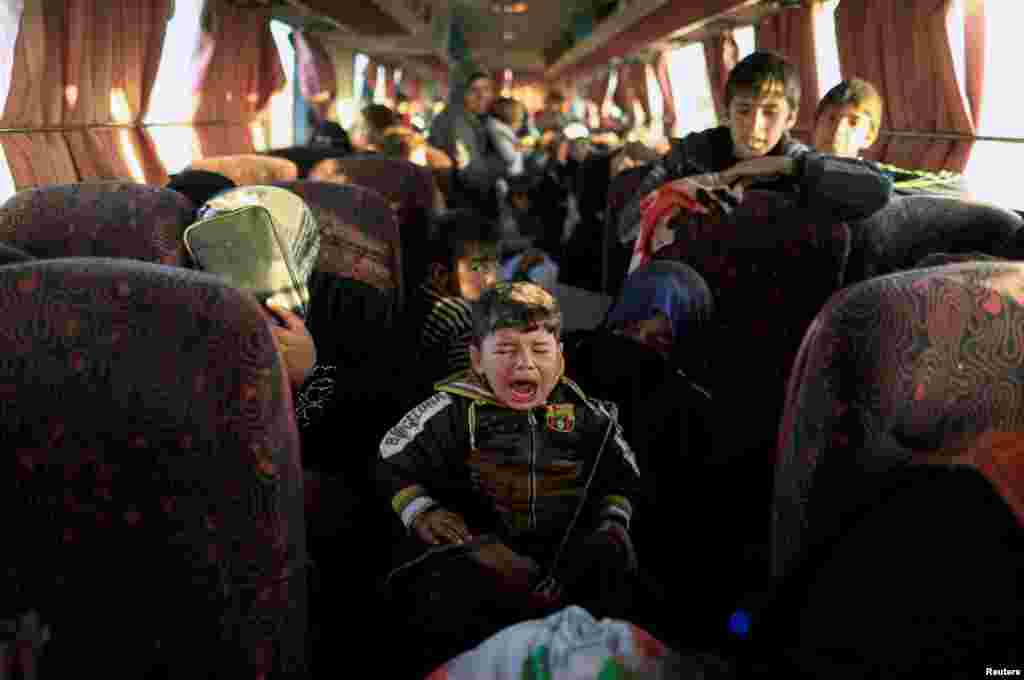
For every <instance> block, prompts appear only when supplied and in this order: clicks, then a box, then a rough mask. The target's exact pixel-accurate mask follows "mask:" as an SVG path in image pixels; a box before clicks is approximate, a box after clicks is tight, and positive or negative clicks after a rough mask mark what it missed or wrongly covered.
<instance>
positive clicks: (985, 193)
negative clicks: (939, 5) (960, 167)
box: [952, 2, 1024, 210]
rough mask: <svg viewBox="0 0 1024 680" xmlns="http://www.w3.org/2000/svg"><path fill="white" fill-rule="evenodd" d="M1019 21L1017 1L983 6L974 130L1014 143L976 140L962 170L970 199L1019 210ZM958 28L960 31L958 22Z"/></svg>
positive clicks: (1022, 146)
mask: <svg viewBox="0 0 1024 680" xmlns="http://www.w3.org/2000/svg"><path fill="white" fill-rule="evenodd" d="M1022 19H1024V7H1022V6H1020V5H1019V4H1018V3H1015V2H989V3H986V4H985V34H986V39H985V43H986V49H985V96H984V100H983V102H982V110H981V121H980V124H977V125H976V126H975V127H976V134H978V135H982V136H988V137H1002V138H1008V139H1014V140H1016V143H1015V142H1011V141H984V140H982V141H977V142H975V143H974V149H973V150H972V151H971V157H970V160H969V161H968V163H967V170H966V174H967V181H968V183H969V184H970V189H971V193H972V194H973V195H974V197H975V198H977V199H978V200H982V201H990V202H992V203H996V204H999V205H1002V206H1003V207H1006V208H1012V209H1016V210H1024V201H1022V200H1021V198H1020V179H1019V177H1018V176H1017V172H1018V171H1019V170H1020V168H1022V167H1024V124H1022V123H1021V116H1020V110H1019V106H1020V105H1019V104H1018V102H1017V97H1018V93H1017V89H1018V82H1019V81H1020V67H1019V65H1018V59H1019V58H1020V56H1019V51H1020V49H1019V46H1018V45H1017V42H1016V41H1017V40H1019V39H1020V37H1019V35H1018V34H1019V26H1020V22H1021V20H1022ZM957 26H958V27H961V30H962V26H963V23H959V24H958V25H957ZM952 42H953V44H956V41H952ZM960 42H961V44H962V43H963V40H961V41H960Z"/></svg>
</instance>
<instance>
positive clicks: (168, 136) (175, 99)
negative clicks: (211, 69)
mask: <svg viewBox="0 0 1024 680" xmlns="http://www.w3.org/2000/svg"><path fill="white" fill-rule="evenodd" d="M202 6H203V0H175V2H174V16H173V17H172V18H171V20H170V21H169V22H168V23H167V33H166V35H165V37H164V46H163V52H162V53H161V55H160V66H159V68H158V69H157V76H156V80H155V81H153V92H152V94H151V95H150V98H149V111H148V112H147V113H146V118H145V122H146V123H147V124H158V125H152V126H151V127H149V128H148V130H149V134H150V136H151V137H152V138H153V143H154V144H155V145H156V149H157V155H159V156H160V161H161V162H162V163H163V164H164V167H165V168H166V169H167V171H168V172H169V173H172V174H173V173H176V172H181V170H183V169H184V168H185V167H186V166H188V164H189V163H191V162H192V159H193V158H197V157H199V146H198V140H197V136H196V133H195V131H194V130H193V129H192V125H191V123H190V121H191V120H192V116H193V115H194V114H195V110H196V107H197V106H198V105H199V99H198V97H196V96H195V95H194V94H193V93H192V77H193V73H192V60H193V58H194V57H195V56H196V53H197V52H198V50H199V15H200V12H201V11H202Z"/></svg>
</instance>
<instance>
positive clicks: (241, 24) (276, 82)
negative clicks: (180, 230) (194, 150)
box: [193, 0, 286, 157]
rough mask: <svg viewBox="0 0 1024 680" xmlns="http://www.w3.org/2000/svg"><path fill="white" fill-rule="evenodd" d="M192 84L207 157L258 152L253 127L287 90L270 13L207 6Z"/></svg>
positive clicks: (222, 2)
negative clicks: (272, 99)
mask: <svg viewBox="0 0 1024 680" xmlns="http://www.w3.org/2000/svg"><path fill="white" fill-rule="evenodd" d="M203 22H204V23H203V28H204V31H203V34H202V37H201V47H200V52H199V55H198V56H197V60H196V64H195V65H196V74H195V79H194V81H193V88H194V90H193V91H194V94H195V95H196V96H197V97H198V98H199V106H198V108H197V109H196V114H195V116H194V117H193V122H194V123H196V132H197V134H198V137H199V143H200V147H201V152H202V155H203V156H204V157H205V156H223V155H229V154H237V153H246V152H249V151H253V150H254V146H253V141H252V134H251V132H250V130H249V126H250V125H251V124H252V122H253V121H254V120H255V119H256V117H257V115H259V112H260V111H262V110H263V108H264V107H265V106H266V105H267V102H268V101H270V97H271V95H273V94H274V92H276V91H278V90H280V89H281V88H282V87H284V85H285V82H286V81H285V75H284V69H283V68H282V66H281V59H280V57H279V55H278V52H277V45H276V44H275V43H274V37H273V36H272V35H271V33H270V14H269V12H268V11H267V10H262V9H254V8H242V7H236V6H234V5H232V4H231V3H229V2H227V1H226V0H208V2H207V4H206V8H205V10H204V16H203Z"/></svg>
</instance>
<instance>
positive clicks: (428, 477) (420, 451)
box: [376, 392, 465, 527]
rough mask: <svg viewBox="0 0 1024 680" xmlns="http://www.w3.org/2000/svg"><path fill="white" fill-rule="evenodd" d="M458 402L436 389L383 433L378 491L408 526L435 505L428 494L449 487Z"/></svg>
mask: <svg viewBox="0 0 1024 680" xmlns="http://www.w3.org/2000/svg"><path fill="white" fill-rule="evenodd" d="M459 410H460V409H459V404H458V403H457V400H456V399H454V398H453V397H452V396H451V395H449V394H446V393H443V392H439V393H437V394H435V395H434V396H432V397H430V398H429V399H427V400H426V401H424V402H422V403H420V404H419V405H418V406H416V407H415V408H414V409H412V410H411V411H409V413H407V414H406V415H405V417H403V418H402V420H401V421H399V423H398V424H397V425H395V426H394V427H392V428H391V429H390V430H388V433H387V434H386V435H384V439H383V440H381V444H380V453H379V456H378V458H377V466H376V477H377V484H378V488H379V490H380V492H381V493H382V494H383V495H384V496H385V497H386V498H388V499H389V500H390V502H391V507H392V509H393V510H394V511H395V512H396V513H397V514H398V515H399V517H400V518H401V520H402V522H403V523H404V524H405V525H406V527H409V526H410V525H411V523H412V520H413V519H414V518H415V517H416V516H417V515H418V514H419V513H420V512H422V511H423V510H424V509H426V508H427V507H430V506H432V505H435V504H436V499H434V498H432V497H431V496H429V495H428V492H427V489H430V490H431V491H443V490H444V489H445V488H446V487H449V486H451V483H452V478H453V475H452V474H450V473H451V472H452V471H453V461H452V460H450V456H453V455H455V454H456V453H457V452H458V451H459V448H458V446H457V444H458V440H459V431H458V430H459V426H460V423H461V422H464V421H465V418H464V417H463V418H460V416H459Z"/></svg>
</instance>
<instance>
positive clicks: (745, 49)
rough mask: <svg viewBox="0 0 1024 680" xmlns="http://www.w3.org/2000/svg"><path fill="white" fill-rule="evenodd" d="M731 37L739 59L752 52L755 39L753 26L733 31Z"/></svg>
mask: <svg viewBox="0 0 1024 680" xmlns="http://www.w3.org/2000/svg"><path fill="white" fill-rule="evenodd" d="M732 37H733V40H735V41H736V47H737V48H738V49H739V59H743V58H744V57H745V56H747V55H748V54H750V53H751V52H753V51H754V45H755V44H756V40H757V38H756V35H755V29H754V27H753V26H743V27H742V28H736V29H733V32H732Z"/></svg>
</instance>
